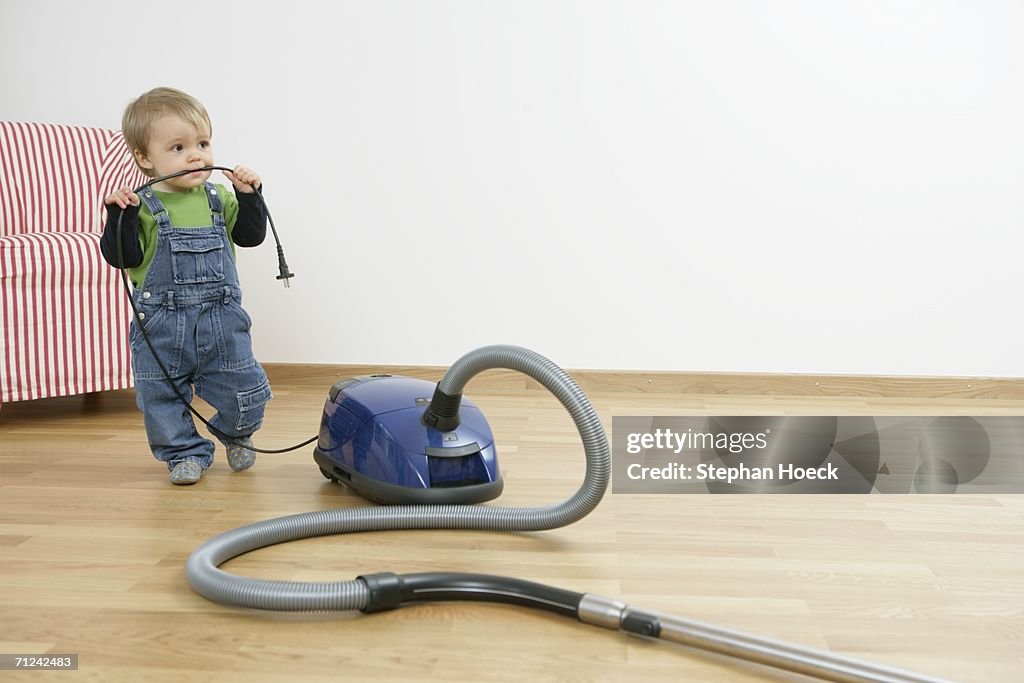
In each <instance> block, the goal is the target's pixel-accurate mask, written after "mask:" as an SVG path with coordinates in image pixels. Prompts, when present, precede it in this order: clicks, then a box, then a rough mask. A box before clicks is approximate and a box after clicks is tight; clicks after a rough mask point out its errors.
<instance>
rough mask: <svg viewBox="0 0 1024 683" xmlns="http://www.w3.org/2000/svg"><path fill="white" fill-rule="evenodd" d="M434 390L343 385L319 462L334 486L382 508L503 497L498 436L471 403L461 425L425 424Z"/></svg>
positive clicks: (326, 419) (316, 454)
mask: <svg viewBox="0 0 1024 683" xmlns="http://www.w3.org/2000/svg"><path fill="white" fill-rule="evenodd" d="M434 387H435V385H434V384H433V383H431V382H427V381H425V380H420V379H414V378H411V377H401V376H393V375H371V376H364V377H352V378H348V379H343V380H341V381H339V382H336V383H335V384H334V386H333V387H331V391H330V395H329V397H328V399H327V402H326V404H325V405H324V414H323V418H322V419H321V421H320V435H319V437H318V443H317V447H316V448H315V449H314V450H313V459H314V460H315V461H316V463H317V465H319V467H320V471H321V472H322V473H323V475H324V476H325V477H327V478H328V479H330V480H331V481H334V482H337V483H341V484H345V485H346V486H348V487H350V488H352V489H353V490H354V491H355V492H356V493H358V494H359V495H361V496H363V497H364V498H367V499H369V500H372V501H375V502H378V503H400V504H473V503H480V502H483V501H487V500H491V499H493V498H496V497H497V496H498V495H500V494H501V491H502V487H503V482H502V479H501V475H500V473H499V470H498V461H497V457H496V453H495V450H494V436H493V435H492V433H491V428H490V425H489V424H488V423H487V420H486V418H485V417H484V415H483V413H482V412H481V411H480V409H479V408H478V407H477V406H476V405H475V404H474V403H473V402H472V401H470V400H469V399H466V398H464V399H463V401H462V406H461V409H460V413H459V417H460V424H459V426H458V427H456V428H455V429H453V430H452V431H440V430H438V429H434V428H432V427H428V426H426V425H425V424H423V421H422V418H423V413H424V411H425V410H426V408H427V406H428V404H429V403H430V399H431V395H432V394H433V392H434Z"/></svg>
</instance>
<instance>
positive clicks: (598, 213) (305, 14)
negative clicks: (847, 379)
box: [0, 0, 1024, 377]
mask: <svg viewBox="0 0 1024 683" xmlns="http://www.w3.org/2000/svg"><path fill="white" fill-rule="evenodd" d="M166 7H168V5H167V4H166V3H153V4H150V3H140V2H125V1H118V0H103V1H97V2H33V1H29V0H3V1H2V2H0V98H2V99H0V116H2V117H3V118H6V119H23V120H46V121H61V122H69V123H78V124H88V125H105V126H109V127H113V128H116V127H118V126H119V123H120V114H121V111H122V109H123V107H124V105H125V104H126V103H127V102H128V101H129V100H130V99H131V98H132V97H134V96H136V95H137V94H139V93H141V92H142V91H143V90H146V89H149V88H150V87H154V86H157V85H173V86H176V87H179V88H182V89H184V90H187V91H189V92H191V93H193V94H194V95H196V96H197V97H199V98H200V99H201V100H203V101H204V102H205V104H206V105H207V107H208V109H209V110H210V112H211V115H212V116H213V119H214V132H215V135H214V149H215V151H216V153H217V161H218V162H219V163H229V164H235V163H245V164H247V165H250V166H253V167H255V168H256V169H257V170H258V171H260V172H261V173H262V175H263V176H264V179H265V181H266V197H267V199H268V201H269V202H270V205H271V209H272V211H273V212H274V215H275V218H276V220H277V224H278V227H279V229H280V232H281V237H282V240H283V241H284V245H285V249H286V253H287V255H288V260H289V263H290V265H291V268H292V270H293V271H295V272H296V273H297V278H296V280H295V281H294V284H293V286H292V288H291V289H288V290H285V289H284V288H282V287H281V285H280V283H278V282H276V281H275V280H274V276H275V275H276V274H277V270H276V256H275V253H274V248H273V246H272V244H270V243H269V241H268V243H267V244H265V245H264V246H263V247H261V248H260V249H258V250H250V251H244V252H242V255H241V270H242V276H243V279H244V283H245V288H246V296H247V302H248V308H249V309H250V310H251V312H252V314H253V317H254V318H255V319H256V327H255V329H254V335H255V337H254V338H255V344H256V348H257V353H258V356H259V357H260V358H261V359H262V360H264V361H266V362H272V361H287V362H332V363H364V362H365V363H382V364H389V363H394V364H401V363H415V364H436V365H446V364H448V363H450V362H451V361H452V360H454V359H455V358H457V357H458V356H459V355H461V354H462V353H463V352H465V351H468V350H469V349H471V348H474V347H476V346H479V345H483V344H487V343H514V344H521V345H524V346H528V347H531V348H534V349H535V350H537V351H539V352H541V353H543V354H545V355H547V356H549V357H550V358H552V359H553V360H555V361H556V362H558V363H559V364H561V365H563V366H565V367H570V368H622V369H630V368H632V369H678V370H711V371H737V372H742V371H766V372H822V373H865V374H898V375H985V376H987V375H991V376H1015V377H1022V376H1024V360H1022V353H1021V351H1022V343H1021V339H1022V337H1024V324H1022V322H1021V315H1020V306H1019V304H1018V300H1019V299H1020V290H1021V287H1020V278H1019V277H1018V272H1019V268H1018V263H1019V260H1020V252H1021V246H1022V244H1024V239H1022V237H1021V228H1022V226H1024V161H1022V160H1024V132H1022V131H1024V88H1022V84H1024V41H1022V40H1021V39H1020V36H1022V35H1024V9H1022V6H1021V4H1020V3H1016V2H977V3H964V2H937V1H932V0H918V1H916V2H915V1H907V2H867V3H866V2H860V1H854V0H850V1H848V2H821V1H818V0H807V1H802V2H801V1H796V0H777V1H774V2H759V1H757V0H749V1H736V2H710V1H707V2H669V1H665V2H630V1H625V0H624V1H612V0H604V1H593V2H584V1H580V2H566V1H561V0H551V1H548V2H524V1H523V0H508V1H501V2H496V1H474V0H465V1H461V2H456V1H444V2H442V1H430V2H427V1H424V2H412V1H409V2H397V1H390V2H376V1H375V2H370V1H369V0H367V1H366V2H338V1H337V0H336V1H334V2H330V3H328V2H292V3H274V4H270V3H252V2H211V3H205V2H178V3H175V5H174V7H176V8H177V9H176V10H175V11H173V12H171V11H169V10H167V9H166ZM432 282H433V283H435V284H433V285H432V286H431V283H432Z"/></svg>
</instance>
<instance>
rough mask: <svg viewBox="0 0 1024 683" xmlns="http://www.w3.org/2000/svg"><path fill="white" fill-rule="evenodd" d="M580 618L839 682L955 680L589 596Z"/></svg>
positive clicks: (583, 602)
mask: <svg viewBox="0 0 1024 683" xmlns="http://www.w3.org/2000/svg"><path fill="white" fill-rule="evenodd" d="M578 615H579V619H580V621H582V622H584V623H587V624H592V625H594V626H602V627H604V628H610V629H615V630H621V631H626V632H628V633H633V634H635V635H640V636H648V637H651V638H658V639H660V640H668V641H671V642H674V643H679V644H681V645H688V646H690V647H695V648H698V649H701V650H707V651H710V652H715V653H717V654H721V655H726V656H728V657H736V658H739V659H744V660H747V661H750V662H754V663H757V664H762V665H765V666H771V667H775V668H777V669H783V670H785V671H792V672H794V673H798V674H803V675H805V676H813V677H815V678H818V679H820V680H824V681H836V682H837V683H949V682H948V681H945V680H943V679H939V678H933V677H931V676H925V675H922V674H918V673H914V672H911V671H904V670H902V669H895V668H892V667H888V666H884V665H882V664H875V663H873V662H866V661H862V660H857V659H853V658H850V657H843V656H841V655H836V654H833V653H831V652H825V651H823V650H816V649H814V648H809V647H802V646H800V645H792V644H790V643H784V642H781V641H777V640H771V639H769V638H762V637H760V636H753V635H749V634H746V633H742V632H740V631H733V630H730V629H726V628H722V627H719V626H712V625H710V624H705V623H702V622H699V621H693V620H691V619H685V618H683V617H679V616H676V615H674V614H665V613H663V612H648V611H646V610H638V609H635V608H633V607H630V606H629V605H626V604H625V603H623V602H620V601H618V600H613V599H611V598H605V597H601V596H598V595H590V594H586V595H584V596H583V599H582V600H580V603H579V609H578Z"/></svg>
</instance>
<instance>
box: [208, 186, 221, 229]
mask: <svg viewBox="0 0 1024 683" xmlns="http://www.w3.org/2000/svg"><path fill="white" fill-rule="evenodd" d="M203 189H205V190H206V201H208V202H209V203H210V212H211V213H212V214H213V224H214V225H215V226H217V227H218V228H223V227H224V226H225V222H224V202H222V201H221V199H220V192H219V191H218V190H217V188H216V187H215V186H214V184H213V183H210V182H206V183H203Z"/></svg>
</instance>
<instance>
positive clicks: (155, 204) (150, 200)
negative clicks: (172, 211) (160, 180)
mask: <svg viewBox="0 0 1024 683" xmlns="http://www.w3.org/2000/svg"><path fill="white" fill-rule="evenodd" d="M139 198H140V199H142V201H143V203H144V204H145V205H146V208H147V209H149V212H150V213H151V214H153V218H155V219H156V223H157V225H158V226H160V227H161V228H170V227H171V217H170V216H169V215H167V209H166V207H164V203H163V202H162V201H160V198H159V197H157V196H156V192H153V188H151V187H147V188H146V189H144V190H143V191H142V192H141V193H140V194H139Z"/></svg>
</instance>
